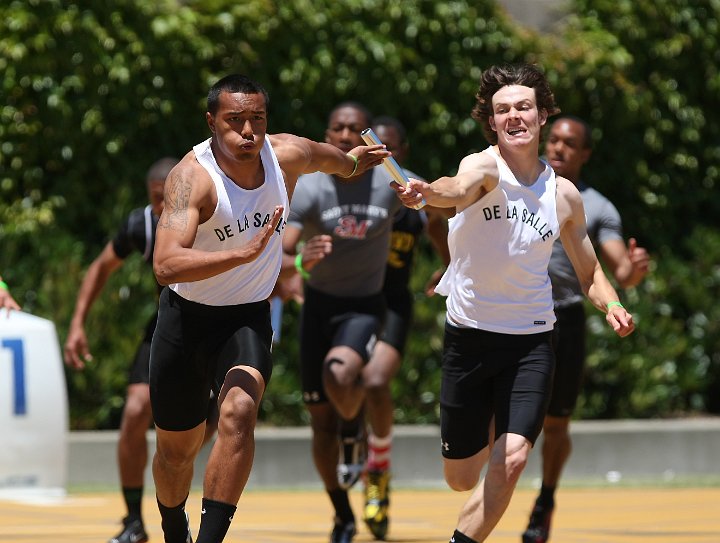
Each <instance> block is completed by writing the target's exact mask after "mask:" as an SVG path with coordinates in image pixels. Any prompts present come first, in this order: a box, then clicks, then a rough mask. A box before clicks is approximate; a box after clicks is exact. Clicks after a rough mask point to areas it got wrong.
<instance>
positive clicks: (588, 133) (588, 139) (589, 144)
mask: <svg viewBox="0 0 720 543" xmlns="http://www.w3.org/2000/svg"><path fill="white" fill-rule="evenodd" d="M563 119H565V120H567V121H573V122H576V123H578V124H579V125H580V126H582V127H583V131H584V134H583V147H584V148H585V149H592V148H593V140H592V127H591V126H590V123H588V122H587V121H586V120H585V119H582V118H580V117H578V116H577V115H569V114H567V115H566V114H564V115H560V116H559V117H556V118H555V120H554V121H553V124H555V123H556V122H558V121H562V120H563Z"/></svg>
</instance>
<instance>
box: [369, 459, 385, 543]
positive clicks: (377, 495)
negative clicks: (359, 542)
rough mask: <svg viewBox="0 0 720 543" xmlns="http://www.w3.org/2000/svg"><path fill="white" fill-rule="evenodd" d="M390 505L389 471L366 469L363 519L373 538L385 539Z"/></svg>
mask: <svg viewBox="0 0 720 543" xmlns="http://www.w3.org/2000/svg"><path fill="white" fill-rule="evenodd" d="M389 505H390V472H389V471H368V472H367V480H366V484H365V510H364V511H363V520H364V521H365V524H366V525H367V527H368V529H369V530H370V532H371V533H372V535H373V536H374V537H375V539H385V536H386V535H387V531H388V521H389V519H388V506H389Z"/></svg>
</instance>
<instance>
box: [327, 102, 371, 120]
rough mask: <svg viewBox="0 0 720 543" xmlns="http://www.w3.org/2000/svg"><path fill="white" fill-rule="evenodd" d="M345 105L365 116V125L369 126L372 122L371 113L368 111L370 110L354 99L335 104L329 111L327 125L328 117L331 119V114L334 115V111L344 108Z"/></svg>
mask: <svg viewBox="0 0 720 543" xmlns="http://www.w3.org/2000/svg"><path fill="white" fill-rule="evenodd" d="M346 107H349V108H351V109H354V110H356V111H359V112H360V113H362V114H363V115H364V116H365V120H366V121H367V125H368V126H370V125H371V124H372V122H373V115H372V113H370V110H369V109H368V108H367V107H366V106H365V105H363V104H361V103H360V102H357V101H355V100H346V101H345V102H340V103H339V104H338V105H336V106H335V107H334V108H332V110H331V111H330V114H329V115H328V125H330V119H332V116H333V115H335V112H336V111H337V110H339V109H345V108H346Z"/></svg>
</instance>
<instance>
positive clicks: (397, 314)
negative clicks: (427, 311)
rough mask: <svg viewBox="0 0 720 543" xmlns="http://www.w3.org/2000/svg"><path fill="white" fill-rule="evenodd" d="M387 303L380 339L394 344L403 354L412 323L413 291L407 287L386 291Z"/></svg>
mask: <svg viewBox="0 0 720 543" xmlns="http://www.w3.org/2000/svg"><path fill="white" fill-rule="evenodd" d="M385 303H386V304H387V312H386V314H385V326H384V327H383V331H382V334H381V335H380V340H381V341H384V342H385V343H387V344H389V345H392V346H393V347H394V348H395V349H397V351H398V352H399V353H400V355H403V354H404V352H405V344H406V343H407V338H408V334H409V333H410V324H411V323H412V313H413V296H412V293H411V292H410V291H409V290H407V289H403V290H400V291H398V292H385Z"/></svg>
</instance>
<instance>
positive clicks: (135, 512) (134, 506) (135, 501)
mask: <svg viewBox="0 0 720 543" xmlns="http://www.w3.org/2000/svg"><path fill="white" fill-rule="evenodd" d="M122 494H123V498H125V505H126V506H127V511H128V514H127V521H128V522H132V521H133V520H139V521H140V522H142V497H143V487H139V488H130V487H127V486H124V487H123V489H122Z"/></svg>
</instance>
